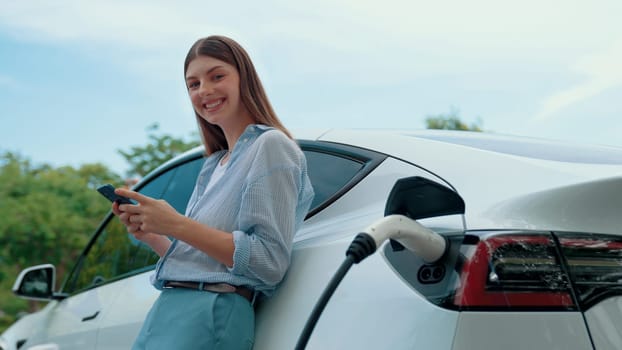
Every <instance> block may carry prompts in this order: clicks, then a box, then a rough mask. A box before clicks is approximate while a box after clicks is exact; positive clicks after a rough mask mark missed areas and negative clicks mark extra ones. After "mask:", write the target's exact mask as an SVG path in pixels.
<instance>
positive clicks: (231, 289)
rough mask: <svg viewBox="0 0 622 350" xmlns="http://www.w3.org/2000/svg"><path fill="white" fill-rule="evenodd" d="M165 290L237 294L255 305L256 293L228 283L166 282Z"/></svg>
mask: <svg viewBox="0 0 622 350" xmlns="http://www.w3.org/2000/svg"><path fill="white" fill-rule="evenodd" d="M164 288H186V289H197V290H206V291H209V292H215V293H235V294H237V295H240V296H242V297H244V299H246V300H248V301H249V302H250V303H251V304H252V303H253V296H254V295H253V294H254V292H253V291H252V290H250V289H248V288H246V287H237V286H234V285H231V284H227V283H200V282H182V281H166V282H164Z"/></svg>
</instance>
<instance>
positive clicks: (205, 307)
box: [112, 36, 313, 349]
mask: <svg viewBox="0 0 622 350" xmlns="http://www.w3.org/2000/svg"><path fill="white" fill-rule="evenodd" d="M184 71H185V80H186V86H187V88H188V94H189V96H190V100H191V102H192V106H193V107H194V111H195V115H196V119H197V122H198V124H199V128H200V131H201V136H202V140H203V143H204V146H205V150H206V153H207V159H206V160H205V163H204V165H203V168H202V169H201V172H200V174H199V176H198V179H197V182H196V186H195V188H194V192H193V194H192V196H191V197H190V200H189V203H188V206H187V208H186V214H185V215H181V214H179V213H178V212H177V211H175V209H174V208H173V207H172V206H171V205H170V204H169V203H168V202H166V201H164V200H156V199H154V198H151V197H148V196H146V195H144V194H140V193H138V192H135V191H130V190H127V189H117V190H116V193H117V194H119V195H122V196H126V197H129V198H131V199H133V200H134V201H136V202H137V204H121V205H119V204H117V203H114V204H113V206H112V209H113V212H114V213H115V214H116V215H118V216H119V218H120V220H121V222H122V223H123V224H124V225H125V226H126V227H127V230H128V232H129V233H131V234H132V235H134V237H136V238H137V239H138V240H141V241H143V242H145V243H147V244H148V245H149V246H150V247H151V248H152V249H153V250H154V251H155V252H156V253H157V254H158V255H160V260H159V262H158V264H157V267H156V270H155V274H154V276H152V282H153V284H154V286H155V287H156V288H157V289H160V290H162V293H161V294H160V296H159V297H158V299H157V300H156V302H155V304H154V305H153V307H152V308H151V310H150V312H149V314H148V315H147V318H146V320H145V322H144V324H143V326H142V329H141V331H140V334H139V335H138V338H137V339H136V341H135V343H134V346H133V349H250V348H251V347H252V346H253V343H254V337H255V335H254V328H255V314H254V309H253V305H254V302H255V300H256V299H257V298H261V297H267V296H270V295H271V294H272V293H273V292H274V290H275V289H276V287H277V286H278V284H279V283H280V281H281V280H282V279H283V277H284V275H285V273H286V271H287V269H288V267H289V262H290V254H291V250H292V243H293V238H294V235H295V233H296V231H297V230H298V228H299V227H300V226H301V224H302V221H303V219H304V217H305V215H306V214H307V211H308V210H309V206H310V205H311V201H312V199H313V189H312V188H311V183H310V180H309V177H308V175H307V164H306V159H305V156H304V154H303V153H302V151H301V150H300V148H299V147H298V145H297V144H296V143H295V142H294V141H293V140H292V139H291V136H290V134H289V132H288V131H287V129H285V127H283V125H282V124H281V122H280V121H279V119H278V118H277V116H276V114H275V113H274V111H273V110H272V107H271V105H270V102H269V101H268V99H267V97H266V95H265V93H264V91H263V87H262V85H261V82H260V81H259V77H258V76H257V73H256V72H255V69H254V67H253V65H252V62H251V60H250V58H249V57H248V55H247V54H246V52H245V51H244V49H243V48H242V47H241V46H239V45H238V44H237V43H236V42H235V41H233V40H231V39H229V38H226V37H222V36H211V37H208V38H205V39H200V40H199V41H197V42H196V43H195V44H194V45H193V46H192V48H190V51H189V52H188V55H187V58H186V61H185V65H184ZM167 236H168V237H170V238H172V241H171V240H170V239H169V238H168V237H167ZM206 327H207V328H206ZM206 329H208V330H209V331H208V332H206V331H205V330H206Z"/></svg>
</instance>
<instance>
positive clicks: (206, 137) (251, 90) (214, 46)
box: [184, 35, 292, 155]
mask: <svg viewBox="0 0 622 350" xmlns="http://www.w3.org/2000/svg"><path fill="white" fill-rule="evenodd" d="M197 56H209V57H212V58H215V59H218V60H221V61H223V62H226V63H228V64H230V65H232V66H234V67H235V68H236V69H237V70H238V73H239V75H240V99H241V100H242V103H243V104H244V106H245V107H246V109H247V110H248V111H249V112H250V114H251V117H252V118H253V120H254V122H255V123H258V124H265V125H268V126H272V127H275V128H277V129H279V130H281V131H282V132H284V133H285V135H287V136H288V137H289V138H292V135H291V134H290V132H289V131H288V130H287V129H286V128H285V126H283V124H282V123H281V121H280V120H279V118H278V117H277V115H276V113H275V112H274V110H273V109H272V105H271V104H270V101H269V100H268V96H267V95H266V92H265V90H264V88H263V86H262V85H261V81H260V80H259V76H258V75H257V72H256V71H255V67H254V66H253V62H252V61H251V59H250V57H249V56H248V53H246V51H245V50H244V48H242V46H240V44H238V43H237V42H236V41H234V40H233V39H230V38H227V37H224V36H220V35H212V36H208V37H207V38H202V39H199V40H197V41H196V42H195V43H194V45H192V47H191V48H190V51H188V54H187V55H186V61H185V62H184V78H185V76H186V72H187V71H188V65H189V64H190V62H192V60H193V59H195V58H196V57H197ZM194 114H195V116H196V118H197V123H198V124H199V131H200V133H201V139H202V140H203V145H204V146H205V151H206V152H207V154H208V155H210V154H212V153H214V152H216V151H219V150H223V149H227V147H228V146H227V140H226V139H225V134H224V133H223V131H222V129H221V128H220V127H219V126H218V125H214V124H211V123H208V122H207V121H206V120H205V119H203V118H201V116H199V114H198V113H197V112H196V111H195V112H194Z"/></svg>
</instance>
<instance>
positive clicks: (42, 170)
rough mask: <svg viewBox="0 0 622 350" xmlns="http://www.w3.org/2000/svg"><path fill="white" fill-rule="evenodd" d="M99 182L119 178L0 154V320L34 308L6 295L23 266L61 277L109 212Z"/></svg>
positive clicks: (97, 167) (100, 168) (92, 168)
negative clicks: (52, 269) (48, 268)
mask: <svg viewBox="0 0 622 350" xmlns="http://www.w3.org/2000/svg"><path fill="white" fill-rule="evenodd" d="M103 183H113V184H121V183H122V179H121V177H120V176H118V175H117V174H115V173H113V172H112V171H110V170H109V169H107V168H106V167H105V166H104V165H102V164H86V165H82V166H80V167H79V168H77V169H75V168H73V167H69V166H63V167H58V168H54V167H52V166H49V165H47V164H43V165H36V166H35V165H33V164H32V163H31V162H30V161H29V160H28V159H25V158H23V157H21V156H19V155H17V154H14V153H10V152H6V153H4V154H2V155H0V213H1V215H0V290H1V291H2V292H0V310H1V311H2V312H0V314H2V313H3V314H4V317H0V322H9V323H10V322H12V321H13V320H14V319H15V317H16V315H17V313H18V312H23V311H28V312H32V311H35V310H36V309H37V308H38V307H39V306H40V303H36V302H32V303H26V302H25V301H24V300H22V299H19V298H16V297H14V296H12V295H11V294H10V289H11V285H12V283H13V282H14V280H15V278H16V277H17V274H18V273H19V271H21V270H22V269H23V268H25V267H28V266H32V265H37V264H43V263H52V264H54V265H55V266H56V268H57V280H58V281H59V282H60V281H62V280H63V279H64V278H65V274H66V272H67V270H68V269H69V268H71V267H72V265H73V264H74V263H75V261H76V259H77V257H78V255H79V254H80V252H81V251H82V249H84V247H85V245H86V243H87V242H88V240H89V238H90V236H91V235H92V234H93V232H94V231H95V229H96V228H97V226H98V225H99V223H100V220H101V218H102V217H103V214H105V213H106V212H107V211H108V210H110V203H109V202H108V201H106V200H105V199H103V198H102V197H101V196H100V195H99V194H98V193H97V192H96V191H95V188H96V187H97V186H99V185H101V184H103ZM56 287H57V288H58V286H56ZM7 315H8V317H7ZM3 326H5V325H3V324H2V323H0V329H1V328H2V327H3Z"/></svg>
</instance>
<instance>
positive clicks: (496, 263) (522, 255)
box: [453, 233, 576, 310]
mask: <svg viewBox="0 0 622 350" xmlns="http://www.w3.org/2000/svg"><path fill="white" fill-rule="evenodd" d="M464 255H465V256H464V258H465V260H464V261H463V265H462V268H461V271H460V282H459V285H458V288H457V289H456V294H455V296H454V300H453V303H454V307H457V308H459V309H486V310H490V309H500V308H501V309H513V310H514V309H516V310H520V309H523V310H526V309H530V310H533V309H555V310H560V309H561V310H573V309H576V305H575V303H574V301H573V297H572V293H571V285H570V283H569V281H568V278H567V275H566V274H565V273H564V269H563V268H562V264H561V263H560V259H559V254H558V250H557V248H556V244H555V241H554V239H553V237H552V236H551V235H550V234H544V233H543V234H502V235H495V236H490V237H485V238H482V239H481V240H480V241H479V242H478V243H477V244H476V245H475V246H474V247H473V246H471V247H469V248H468V250H467V251H466V252H465V254H464Z"/></svg>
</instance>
